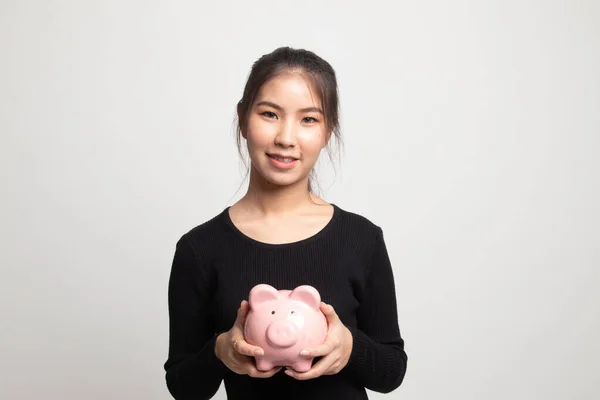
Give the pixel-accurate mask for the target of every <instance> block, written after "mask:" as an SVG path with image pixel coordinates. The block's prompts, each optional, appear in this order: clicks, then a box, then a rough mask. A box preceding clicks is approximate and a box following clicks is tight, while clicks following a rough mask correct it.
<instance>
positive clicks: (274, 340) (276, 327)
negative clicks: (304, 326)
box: [267, 321, 298, 347]
mask: <svg viewBox="0 0 600 400" xmlns="http://www.w3.org/2000/svg"><path fill="white" fill-rule="evenodd" d="M267 340H268V341H269V342H270V343H271V345H273V346H275V347H291V346H293V345H294V344H295V343H296V341H297V340H298V328H297V327H296V325H295V324H293V323H292V322H290V321H277V322H273V323H272V324H271V325H269V327H268V328H267Z"/></svg>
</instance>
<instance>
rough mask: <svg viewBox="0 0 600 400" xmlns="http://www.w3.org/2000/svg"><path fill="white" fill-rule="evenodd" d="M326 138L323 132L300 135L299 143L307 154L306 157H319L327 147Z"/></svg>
mask: <svg viewBox="0 0 600 400" xmlns="http://www.w3.org/2000/svg"><path fill="white" fill-rule="evenodd" d="M324 138H325V134H324V133H322V132H305V133H304V134H302V135H300V137H299V141H300V145H301V147H302V152H303V153H305V155H308V154H309V153H310V154H311V155H312V156H314V157H318V156H319V154H320V153H321V150H322V149H323V146H324V145H325V139H324Z"/></svg>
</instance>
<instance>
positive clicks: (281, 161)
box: [267, 153, 298, 169]
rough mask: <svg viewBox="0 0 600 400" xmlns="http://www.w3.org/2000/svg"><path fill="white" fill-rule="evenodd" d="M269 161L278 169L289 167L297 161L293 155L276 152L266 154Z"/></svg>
mask: <svg viewBox="0 0 600 400" xmlns="http://www.w3.org/2000/svg"><path fill="white" fill-rule="evenodd" d="M267 156H268V157H269V161H271V164H272V165H273V166H275V167H277V168H279V169H289V168H292V167H294V166H295V165H296V163H297V162H298V159H297V158H294V157H283V156H280V155H278V154H268V153H267Z"/></svg>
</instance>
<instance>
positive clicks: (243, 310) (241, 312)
mask: <svg viewBox="0 0 600 400" xmlns="http://www.w3.org/2000/svg"><path fill="white" fill-rule="evenodd" d="M249 308H250V307H248V302H247V301H246V300H242V302H241V303H240V308H238V313H237V319H238V320H240V319H241V320H243V319H245V318H246V315H248V310H249Z"/></svg>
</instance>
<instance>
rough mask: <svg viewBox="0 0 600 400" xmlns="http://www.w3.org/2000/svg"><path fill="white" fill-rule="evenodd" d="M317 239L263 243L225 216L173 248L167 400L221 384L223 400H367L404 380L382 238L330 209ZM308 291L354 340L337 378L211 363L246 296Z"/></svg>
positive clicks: (205, 395) (357, 219)
mask: <svg viewBox="0 0 600 400" xmlns="http://www.w3.org/2000/svg"><path fill="white" fill-rule="evenodd" d="M333 207H334V213H333V217H332V219H331V221H330V222H329V223H328V224H327V225H326V226H325V228H324V229H322V230H321V231H320V232H319V233H317V234H316V235H314V236H312V237H310V238H307V239H304V240H301V241H298V242H294V243H290V244H267V243H261V242H259V241H256V240H254V239H252V238H250V237H248V236H246V235H244V234H243V233H242V232H241V231H240V230H238V229H237V228H236V227H235V225H233V223H232V221H231V219H230V217H229V209H228V208H227V209H225V210H224V211H223V212H222V213H220V214H219V215H218V216H216V217H215V218H213V219H211V220H210V221H207V222H205V223H203V224H202V225H199V226H197V227H195V228H194V229H192V230H191V231H189V232H188V233H186V234H185V235H183V236H182V237H181V239H180V240H179V241H178V242H177V246H176V249H175V255H174V259H173V264H172V267H171V275H170V280H169V291H168V292H169V295H168V299H169V319H170V323H169V328H170V337H169V355H168V359H167V361H166V363H165V365H164V368H165V370H166V382H167V387H168V389H169V391H170V392H171V394H172V395H173V397H174V398H175V399H177V400H182V399H195V400H199V399H210V398H211V397H212V396H214V394H215V393H216V391H217V390H218V389H219V386H220V384H221V382H222V381H224V382H225V389H226V392H227V396H228V399H231V400H236V399H263V398H286V399H287V400H291V399H311V400H319V399H328V400H333V399H343V400H353V399H366V398H367V395H366V391H365V388H368V389H370V390H373V391H377V392H383V393H387V392H390V391H392V390H394V389H396V388H397V387H398V386H399V385H400V383H401V382H402V380H403V378H404V374H405V372H406V363H407V356H406V353H405V351H404V341H403V339H402V337H401V336H400V330H399V328H398V317H397V309H396V307H397V306H396V294H395V286H394V277H393V274H392V268H391V265H390V260H389V257H388V253H387V249H386V246H385V243H384V240H383V233H382V231H381V229H380V228H379V227H378V226H377V225H374V224H373V223H371V222H370V221H368V220H367V219H366V218H364V217H362V216H360V215H357V214H353V213H350V212H348V211H345V210H343V209H341V208H340V207H338V206H336V205H334V206H333ZM259 283H267V284H269V285H271V286H273V287H275V288H277V289H293V288H295V287H297V286H300V285H305V284H306V285H311V286H314V287H315V288H316V289H317V290H318V291H319V292H320V294H321V300H322V301H324V302H326V303H329V304H331V305H332V306H333V307H334V309H335V310H336V312H337V314H338V315H339V317H340V319H341V321H342V322H343V323H344V324H345V325H346V326H347V327H348V329H349V330H350V332H351V333H352V336H353V347H352V353H351V355H350V360H349V362H348V364H347V365H346V367H345V368H344V369H342V371H340V372H339V373H338V374H336V375H326V376H321V377H318V378H315V379H311V380H306V381H297V380H294V378H291V377H289V376H287V375H286V374H284V373H283V371H280V372H279V373H277V374H276V375H275V376H273V377H272V378H266V379H265V378H251V377H249V376H247V375H238V374H236V373H234V372H232V371H230V370H229V369H228V368H227V367H226V366H225V364H223V363H222V362H221V361H220V360H219V359H218V358H217V357H216V355H215V351H214V348H215V340H216V336H217V335H218V334H219V333H221V332H225V331H227V330H229V329H230V328H231V326H232V325H233V323H234V321H235V319H236V314H237V309H238V308H239V305H240V302H241V301H242V300H244V299H247V298H248V293H249V291H250V289H251V288H252V287H253V286H254V285H257V284H259Z"/></svg>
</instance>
